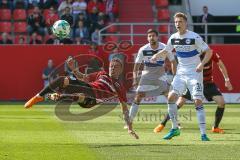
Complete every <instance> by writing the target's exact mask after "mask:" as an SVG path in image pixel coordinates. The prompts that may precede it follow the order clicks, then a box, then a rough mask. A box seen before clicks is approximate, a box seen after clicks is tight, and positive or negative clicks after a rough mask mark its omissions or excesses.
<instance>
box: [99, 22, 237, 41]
mask: <svg viewBox="0 0 240 160" xmlns="http://www.w3.org/2000/svg"><path fill="white" fill-rule="evenodd" d="M161 25H167V26H168V27H167V29H168V31H167V33H160V34H159V35H160V36H161V35H167V36H170V35H171V34H172V33H173V31H175V27H174V23H112V24H110V25H108V26H106V27H104V28H102V29H101V30H100V31H99V44H102V43H103V37H104V36H130V40H131V42H132V43H133V44H134V38H133V37H134V36H146V33H135V27H136V26H156V28H157V27H159V26H161ZM188 25H189V26H202V27H203V28H204V29H203V30H204V32H203V33H199V35H201V36H203V37H204V38H205V41H206V43H208V36H240V33H210V32H208V30H209V27H211V26H219V27H220V26H223V27H225V26H236V25H240V23H190V24H188ZM113 26H115V27H121V26H126V27H129V30H130V32H129V33H121V30H119V31H118V32H117V33H107V29H108V28H110V27H113Z"/></svg>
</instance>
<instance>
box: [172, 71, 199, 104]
mask: <svg viewBox="0 0 240 160" xmlns="http://www.w3.org/2000/svg"><path fill="white" fill-rule="evenodd" d="M171 89H172V92H174V93H176V94H177V95H178V96H181V95H183V93H184V92H185V91H186V89H189V91H190V93H191V97H192V99H200V100H203V98H204V96H203V74H202V72H200V73H198V72H196V73H194V74H190V75H176V76H175V77H174V78H173V81H172V86H171Z"/></svg>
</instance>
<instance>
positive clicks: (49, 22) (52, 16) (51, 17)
mask: <svg viewBox="0 0 240 160" xmlns="http://www.w3.org/2000/svg"><path fill="white" fill-rule="evenodd" d="M49 10H50V12H49V14H47V15H46V17H45V19H46V26H47V27H48V31H50V30H51V27H52V26H53V24H54V22H56V21H57V20H59V17H58V15H57V14H56V12H55V9H54V8H53V7H50V9H49Z"/></svg>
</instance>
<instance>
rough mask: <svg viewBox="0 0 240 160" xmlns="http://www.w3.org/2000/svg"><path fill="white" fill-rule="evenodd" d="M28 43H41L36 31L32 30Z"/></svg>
mask: <svg viewBox="0 0 240 160" xmlns="http://www.w3.org/2000/svg"><path fill="white" fill-rule="evenodd" d="M29 44H42V41H41V40H40V38H39V36H38V35H37V33H36V32H33V34H32V36H31V40H30V42H29Z"/></svg>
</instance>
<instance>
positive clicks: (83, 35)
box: [74, 21, 89, 43]
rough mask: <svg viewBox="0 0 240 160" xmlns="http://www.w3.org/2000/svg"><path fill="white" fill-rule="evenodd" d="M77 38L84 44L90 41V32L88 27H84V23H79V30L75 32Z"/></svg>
mask: <svg viewBox="0 0 240 160" xmlns="http://www.w3.org/2000/svg"><path fill="white" fill-rule="evenodd" d="M74 37H75V38H77V37H79V38H80V39H81V41H82V42H83V43H84V41H87V42H88V41H89V31H88V29H87V27H85V26H84V22H83V21H79V22H78V28H77V29H76V31H75V36H74Z"/></svg>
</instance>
